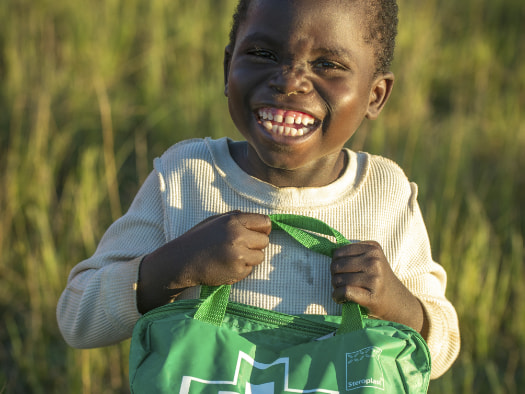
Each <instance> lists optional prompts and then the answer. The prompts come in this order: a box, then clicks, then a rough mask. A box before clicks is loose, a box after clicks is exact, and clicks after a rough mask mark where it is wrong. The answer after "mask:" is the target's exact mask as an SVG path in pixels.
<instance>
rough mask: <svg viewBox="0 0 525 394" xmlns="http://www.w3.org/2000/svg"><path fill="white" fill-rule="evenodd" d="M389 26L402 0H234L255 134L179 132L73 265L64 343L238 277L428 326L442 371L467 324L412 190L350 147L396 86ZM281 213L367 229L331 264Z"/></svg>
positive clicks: (232, 80) (233, 55)
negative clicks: (274, 221) (275, 216)
mask: <svg viewBox="0 0 525 394" xmlns="http://www.w3.org/2000/svg"><path fill="white" fill-rule="evenodd" d="M396 26H397V5H396V4H395V1H393V0H392V1H390V0H373V1H359V0H344V1H343V0H324V1H321V0H251V1H250V0H241V1H240V4H239V6H238V8H237V12H236V14H235V16H234V23H233V27H232V31H231V33H230V43H229V45H228V46H227V47H226V51H225V61H224V71H225V95H226V96H227V98H228V104H229V110H230V114H231V117H232V119H233V121H234V123H235V125H236V127H237V128H238V129H239V131H240V132H241V133H242V135H243V136H244V137H245V139H246V141H243V142H234V141H232V140H230V139H227V138H224V139H219V140H211V139H204V140H200V139H195V140H189V141H184V142H181V143H178V144H176V145H174V146H172V147H171V148H170V149H169V150H168V151H166V152H165V153H164V155H163V156H162V157H161V158H159V159H156V160H155V163H154V167H155V169H154V171H153V172H152V173H151V174H150V176H149V177H148V178H147V180H146V181H145V183H144V185H143V186H142V188H141V189H140V191H139V192H138V194H137V196H136V198H135V200H134V201H133V203H132V205H131V207H130V209H129V211H128V212H127V213H126V214H125V215H124V216H123V217H122V218H121V219H119V220H117V221H116V222H115V223H114V224H113V225H112V226H111V227H110V228H109V229H108V231H107V232H106V234H105V235H104V237H103V239H102V240H101V242H100V245H99V246H98V248H97V250H96V252H95V254H94V255H93V256H92V257H91V258H89V259H87V260H85V261H83V262H81V263H79V264H78V265H77V266H76V267H75V268H74V269H73V270H72V272H71V275H70V277H69V281H68V284H67V287H66V289H65V291H64V293H63V294H62V296H61V298H60V301H59V304H58V308H57V315H58V321H59V324H60V328H61V331H62V333H63V335H64V338H65V339H66V341H67V342H68V343H69V344H71V345H72V346H75V347H82V348H85V347H97V346H105V345H110V344H113V343H116V342H118V341H121V340H123V339H125V338H128V337H130V336H131V333H132V329H133V326H134V324H135V323H136V321H137V319H138V318H139V317H140V316H141V314H143V313H145V312H147V311H149V310H151V309H153V308H155V307H158V306H160V305H163V304H165V303H168V302H170V301H173V300H175V299H183V298H192V297H193V298H196V297H198V295H199V285H202V284H206V285H219V284H233V288H232V293H231V300H232V301H236V302H242V303H246V304H251V305H256V306H259V307H263V308H267V309H273V310H276V311H280V312H284V313H290V314H300V313H311V314H338V313H340V311H341V309H340V305H339V303H342V302H344V301H347V300H349V301H355V302H358V303H359V304H361V305H362V306H364V307H366V308H368V310H369V312H370V314H371V315H372V316H374V317H376V318H379V319H385V320H391V321H396V322H399V323H403V324H405V325H408V326H411V327H413V328H414V329H415V330H417V331H419V332H420V333H422V335H423V336H424V337H425V339H426V340H427V341H428V345H429V347H430V350H431V355H432V368H433V370H432V377H433V378H436V377H438V376H440V375H441V374H443V373H444V372H445V371H446V370H447V369H448V368H449V367H450V365H451V364H452V362H453V361H454V359H455V358H456V357H457V354H458V351H459V329H458V322H457V317H456V312H455V310H454V307H453V306H452V305H451V304H450V302H449V301H448V300H447V299H446V298H445V295H444V293H445V285H446V274H445V272H444V270H443V268H442V267H441V266H440V265H438V264H437V263H435V262H433V260H432V258H431V253H430V247H429V241H428V237H427V233H426V229H425V226H424V223H423V220H422V217H421V213H420V210H419V207H418V205H417V201H416V197H417V187H416V185H414V184H413V183H409V182H408V180H407V179H406V177H405V175H404V174H403V172H402V171H401V170H400V169H399V168H398V167H397V166H396V165H395V164H393V163H392V162H391V161H389V160H387V159H384V158H381V157H377V156H372V155H369V154H366V153H355V152H352V151H350V150H348V149H345V148H344V147H343V146H344V144H345V143H346V142H347V141H348V139H349V138H350V137H351V136H352V135H353V134H354V132H355V131H356V130H357V128H358V127H359V125H360V123H361V122H362V121H363V119H364V118H368V119H375V118H376V117H377V116H378V115H379V113H380V112H381V110H382V109H383V106H384V105H385V103H386V101H387V99H388V97H389V95H390V93H391V91H392V85H393V81H394V76H393V74H392V73H391V72H389V71H388V70H389V67H390V62H391V60H392V56H393V48H394V39H395V35H396ZM278 212H283V213H295V214H302V215H308V216H312V217H315V218H318V219H320V220H322V221H324V222H326V223H328V224H329V225H330V226H332V227H334V228H336V229H338V230H339V231H341V232H342V233H343V234H344V235H345V236H346V237H347V238H348V239H356V240H362V241H363V242H359V243H356V244H352V245H348V246H345V247H342V248H340V249H339V250H337V251H336V253H335V254H334V256H333V260H332V262H331V265H330V267H328V264H327V262H326V257H323V256H321V255H317V254H316V253H314V252H310V251H309V250H307V249H305V248H303V247H302V246H299V245H298V244H296V243H295V242H294V241H293V240H291V239H290V238H288V237H287V236H286V235H284V234H280V233H279V232H271V223H270V221H269V218H268V216H266V215H268V214H270V213H278ZM334 301H335V302H334Z"/></svg>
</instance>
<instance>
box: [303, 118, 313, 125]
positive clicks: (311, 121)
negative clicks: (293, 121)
mask: <svg viewBox="0 0 525 394" xmlns="http://www.w3.org/2000/svg"><path fill="white" fill-rule="evenodd" d="M302 123H303V125H305V126H308V125H311V124H314V120H313V119H308V118H304V119H303V122H302Z"/></svg>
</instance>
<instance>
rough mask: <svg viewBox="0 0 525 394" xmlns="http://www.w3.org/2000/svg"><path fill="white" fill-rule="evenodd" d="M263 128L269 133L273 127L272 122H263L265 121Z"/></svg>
mask: <svg viewBox="0 0 525 394" xmlns="http://www.w3.org/2000/svg"><path fill="white" fill-rule="evenodd" d="M263 126H264V128H265V129H266V130H268V131H270V130H272V126H273V125H272V122H270V121H269V120H265V121H264V122H263Z"/></svg>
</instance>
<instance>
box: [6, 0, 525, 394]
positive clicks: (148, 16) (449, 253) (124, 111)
mask: <svg viewBox="0 0 525 394" xmlns="http://www.w3.org/2000/svg"><path fill="white" fill-rule="evenodd" d="M234 3H235V0H194V1H182V0H179V1H176V0H175V1H173V0H171V1H170V0H126V1H124V0H92V1H91V2H89V3H86V2H80V1H78V0H53V1H51V0H3V1H2V2H1V4H0V190H1V192H0V284H1V285H0V317H1V318H0V393H126V392H128V391H129V388H128V383H127V356H128V347H129V343H128V342H125V343H123V344H120V345H117V346H113V347H109V348H104V349H94V350H74V349H70V348H68V347H67V346H66V345H65V343H64V342H63V341H62V339H61V337H60V334H59V332H58V328H57V324H56V320H55V306H56V301H57V299H58V297H59V295H60V293H61V291H62V289H63V288H64V285H65V282H66V278H67V275H68V273H69V270H70V269H71V268H72V266H73V265H74V264H76V263H77V262H79V261H80V260H82V259H84V258H85V257H87V256H89V255H91V254H92V253H93V251H94V249H95V247H96V245H97V242H98V240H99V239H100V237H101V235H102V234H103V232H104V230H105V229H106V228H107V227H108V226H109V224H110V223H111V222H112V221H113V220H114V219H116V218H118V217H119V216H120V215H121V214H122V213H123V212H125V210H126V209H127V207H128V206H129V204H130V202H131V200H132V198H133V196H134V194H135V192H136V191H137V189H138V187H139V185H140V184H141V183H142V181H143V180H144V179H145V177H146V175H147V174H148V172H149V171H151V168H152V164H151V163H152V159H153V158H154V157H156V156H158V155H160V154H161V153H162V152H163V151H164V150H165V149H166V148H167V147H168V146H170V145H171V144H173V143H175V142H177V141H179V140H181V139H185V138H189V137H202V136H213V137H220V136H223V135H229V136H232V137H234V138H239V135H238V133H237V132H236V131H234V129H233V126H232V123H231V121H230V119H229V115H228V111H227V106H226V101H225V98H224V97H223V94H222V92H223V72H222V54H223V48H224V45H225V43H226V40H227V34H228V31H229V25H230V16H231V13H232V10H233V7H234ZM399 3H400V10H401V12H400V32H399V39H398V47H397V53H396V60H395V63H394V67H393V69H394V72H395V74H396V86H395V89H394V94H393V97H392V98H391V101H390V102H389V104H388V105H387V107H386V109H385V111H384V112H383V114H382V115H381V117H380V119H379V120H377V121H375V122H372V123H365V124H364V125H363V126H362V128H361V129H360V131H359V132H358V133H357V134H356V135H355V136H354V137H353V139H352V140H351V141H350V144H349V146H350V147H351V148H353V149H356V150H366V151H370V152H372V153H376V154H382V155H384V156H387V157H390V158H392V159H393V160H395V161H397V162H398V163H399V164H400V165H401V166H402V167H403V168H404V169H405V171H406V173H407V174H408V176H409V177H410V178H411V179H412V180H414V181H416V182H417V183H418V185H419V189H420V196H419V201H420V205H421V207H422V210H423V214H424V217H425V220H426V222H427V226H428V230H429V234H430V238H431V241H432V246H433V253H434V257H435V259H436V260H437V261H439V262H440V263H441V264H443V265H444V267H445V268H446V269H447V271H448V274H449V284H448V292H447V295H448V297H449V298H450V299H451V300H452V301H453V303H454V304H455V305H456V307H457V311H458V314H459V317H460V324H461V330H462V352H461V355H460V357H459V359H458V361H457V362H456V363H455V365H454V366H453V368H452V369H451V370H450V371H449V372H448V373H447V374H446V375H445V376H444V377H442V378H441V379H439V380H437V381H433V382H432V383H431V386H430V392H431V393H474V392H475V393H518V392H520V389H519V387H522V388H523V387H524V385H525V378H524V375H523V371H524V370H525V303H524V299H525V285H524V282H525V272H524V267H523V264H524V252H523V235H524V229H525V219H524V212H523V206H524V201H525V174H524V172H525V159H524V156H525V154H524V152H525V118H524V117H523V116H521V110H522V108H523V107H524V106H525V66H524V63H523V62H524V60H525V56H524V53H525V30H524V29H523V27H522V22H523V21H524V20H525V4H524V3H523V0H502V1H499V2H494V1H488V0H463V1H460V2H441V1H437V0H429V1H425V2H418V1H415V0H400V1H399Z"/></svg>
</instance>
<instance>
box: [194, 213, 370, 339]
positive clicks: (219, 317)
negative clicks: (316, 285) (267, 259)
mask: <svg viewBox="0 0 525 394" xmlns="http://www.w3.org/2000/svg"><path fill="white" fill-rule="evenodd" d="M269 216H270V219H271V221H272V228H273V229H274V230H277V229H278V230H283V231H285V232H286V233H287V234H288V235H290V236H291V237H292V238H293V239H295V240H296V241H297V242H299V243H300V244H301V245H303V246H304V247H306V248H308V249H310V250H312V251H314V252H317V253H320V254H323V255H325V256H328V257H332V255H333V253H334V251H335V250H336V249H337V248H339V247H341V246H343V245H348V244H350V243H352V242H355V241H349V240H347V239H346V238H345V237H344V236H343V235H342V234H341V233H340V232H339V231H337V230H335V229H333V228H332V227H330V226H329V225H327V224H326V223H324V222H322V221H321V220H318V219H314V218H311V217H308V216H300V215H293V214H274V215H269ZM326 236H329V237H334V238H335V242H333V241H332V240H330V239H328V238H326ZM230 289H231V286H229V285H222V286H218V287H208V286H203V287H202V290H201V297H202V298H205V300H204V301H203V303H202V304H201V306H200V307H199V308H198V310H197V312H196V313H195V316H194V318H195V319H197V320H201V321H205V322H208V323H211V324H214V325H216V326H220V325H221V324H222V321H223V319H224V315H225V313H226V306H227V305H228V297H229V295H230ZM363 316H364V314H363V312H362V310H361V307H360V306H359V305H357V304H355V303H353V302H347V303H345V304H343V315H342V321H341V326H340V327H339V329H338V330H337V334H338V335H339V334H344V333H347V332H351V331H356V330H360V329H362V328H363Z"/></svg>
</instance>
